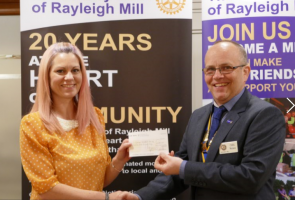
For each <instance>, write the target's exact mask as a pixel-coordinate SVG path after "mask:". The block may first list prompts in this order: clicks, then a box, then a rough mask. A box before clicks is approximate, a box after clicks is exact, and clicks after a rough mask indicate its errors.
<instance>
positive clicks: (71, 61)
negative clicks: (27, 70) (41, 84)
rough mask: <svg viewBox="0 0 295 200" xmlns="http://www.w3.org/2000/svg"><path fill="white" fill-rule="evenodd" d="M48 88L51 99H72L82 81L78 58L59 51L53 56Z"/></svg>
mask: <svg viewBox="0 0 295 200" xmlns="http://www.w3.org/2000/svg"><path fill="white" fill-rule="evenodd" d="M49 81H50V89H51V95H52V98H53V101H54V102H55V103H56V101H60V100H65V99H73V98H74V97H75V96H76V95H77V94H78V92H79V90H80V88H81V83H82V72H81V67H80V64H79V60H78V59H77V57H76V56H75V55H74V54H73V53H60V54H57V55H56V56H55V58H54V59H53V63H52V66H51V69H50V72H49Z"/></svg>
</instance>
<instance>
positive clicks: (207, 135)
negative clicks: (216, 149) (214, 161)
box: [201, 114, 214, 163]
mask: <svg viewBox="0 0 295 200" xmlns="http://www.w3.org/2000/svg"><path fill="white" fill-rule="evenodd" d="M211 118H212V115H211V114H210V117H209V121H208V126H207V131H206V133H205V135H204V138H203V142H202V143H201V146H202V160H203V163H205V159H206V158H205V157H206V156H205V155H204V154H207V153H208V150H209V148H210V145H211V142H212V140H213V138H214V136H213V138H212V139H211V140H210V141H209V143H208V139H209V132H210V129H211ZM207 144H208V146H207Z"/></svg>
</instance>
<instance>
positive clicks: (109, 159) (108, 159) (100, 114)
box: [94, 107, 112, 165]
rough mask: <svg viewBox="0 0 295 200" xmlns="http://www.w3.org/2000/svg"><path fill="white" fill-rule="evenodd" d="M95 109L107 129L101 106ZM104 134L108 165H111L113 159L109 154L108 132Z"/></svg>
mask: <svg viewBox="0 0 295 200" xmlns="http://www.w3.org/2000/svg"><path fill="white" fill-rule="evenodd" d="M94 109H95V112H96V114H97V115H98V119H99V122H100V124H101V125H102V126H103V129H104V130H105V122H104V116H103V115H102V113H101V111H100V109H99V108H97V107H94ZM102 135H103V142H104V144H105V147H106V155H107V165H109V164H110V163H111V162H112V159H111V156H110V154H109V147H108V143H107V140H106V134H105V133H103V134H102Z"/></svg>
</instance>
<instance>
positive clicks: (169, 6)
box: [157, 0, 186, 15]
mask: <svg viewBox="0 0 295 200" xmlns="http://www.w3.org/2000/svg"><path fill="white" fill-rule="evenodd" d="M185 1H186V0H157V2H158V3H157V5H158V8H160V10H162V11H163V12H164V13H167V14H170V15H172V14H176V13H178V12H179V11H181V10H182V8H183V7H184V5H185Z"/></svg>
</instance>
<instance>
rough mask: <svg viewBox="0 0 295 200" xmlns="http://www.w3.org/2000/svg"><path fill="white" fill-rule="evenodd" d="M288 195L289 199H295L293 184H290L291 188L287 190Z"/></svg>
mask: <svg viewBox="0 0 295 200" xmlns="http://www.w3.org/2000/svg"><path fill="white" fill-rule="evenodd" d="M289 196H290V197H291V200H295V185H292V189H291V190H290V191H289Z"/></svg>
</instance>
